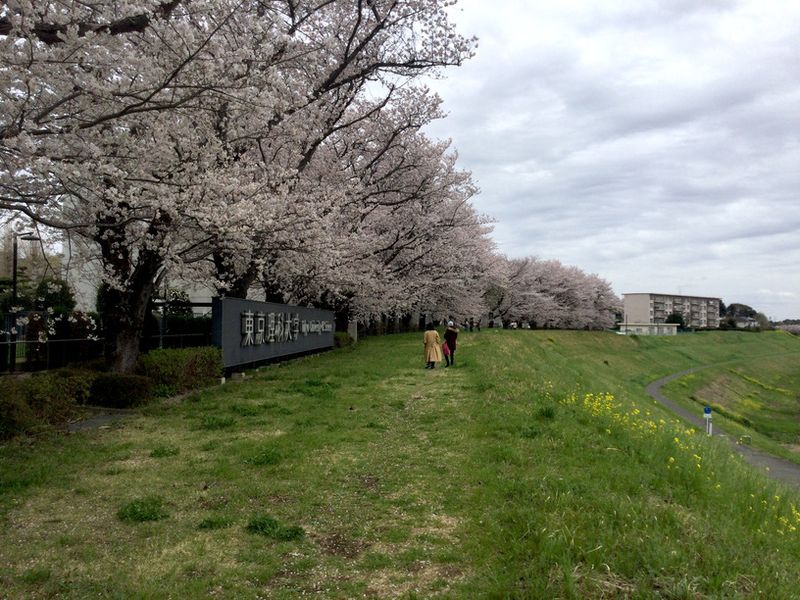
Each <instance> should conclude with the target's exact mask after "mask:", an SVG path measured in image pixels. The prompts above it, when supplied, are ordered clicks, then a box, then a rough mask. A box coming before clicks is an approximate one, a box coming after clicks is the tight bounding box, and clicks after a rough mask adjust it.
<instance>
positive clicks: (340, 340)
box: [333, 331, 353, 348]
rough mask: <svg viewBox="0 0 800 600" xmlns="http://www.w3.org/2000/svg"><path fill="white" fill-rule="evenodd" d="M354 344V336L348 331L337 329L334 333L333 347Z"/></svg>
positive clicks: (344, 346) (345, 346)
mask: <svg viewBox="0 0 800 600" xmlns="http://www.w3.org/2000/svg"><path fill="white" fill-rule="evenodd" d="M352 345H353V338H351V337H350V336H349V335H348V334H347V332H346V331H337V332H336V333H334V334H333V347H334V348H347V347H348V346H352Z"/></svg>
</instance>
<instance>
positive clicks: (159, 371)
mask: <svg viewBox="0 0 800 600" xmlns="http://www.w3.org/2000/svg"><path fill="white" fill-rule="evenodd" d="M139 370H140V372H141V373H142V374H143V375H145V376H147V377H149V378H150V379H152V380H153V383H154V385H155V390H156V393H157V395H159V396H171V395H174V394H180V393H182V392H188V391H191V390H195V389H198V388H202V387H206V386H209V385H213V384H215V383H217V382H218V381H219V378H220V377H221V376H222V354H221V353H220V351H219V349H218V348H212V347H210V346H206V347H200V348H179V349H164V350H152V351H151V352H148V353H147V354H145V355H144V356H142V357H141V359H140V369H139Z"/></svg>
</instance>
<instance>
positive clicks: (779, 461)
mask: <svg viewBox="0 0 800 600" xmlns="http://www.w3.org/2000/svg"><path fill="white" fill-rule="evenodd" d="M710 366H713V365H707V366H704V367H695V368H693V369H687V370H685V371H681V372H680V373H674V374H672V375H668V376H667V377H662V378H661V379H658V380H656V381H653V382H652V383H650V384H649V385H648V386H647V388H646V391H647V393H648V394H650V397H652V398H653V400H655V401H656V402H658V403H659V404H661V405H662V406H663V407H664V408H666V409H667V410H669V411H671V412H673V413H675V414H676V415H678V416H679V417H681V418H682V419H684V420H686V421H688V422H689V423H691V424H692V425H694V426H695V427H697V428H699V429H701V430H703V431H705V427H706V426H705V423H704V422H703V417H702V415H701V414H699V412H698V413H694V412H691V411H689V410H687V409H685V408H683V407H681V406H678V405H677V404H675V403H674V402H672V401H671V400H669V399H667V398H666V397H665V396H664V394H662V393H661V388H662V387H663V386H664V385H666V384H667V383H669V382H670V381H674V380H676V379H680V378H681V377H683V376H685V375H688V374H689V373H694V372H695V371H700V370H702V369H708V368H709V367H710ZM714 435H718V436H723V437H725V438H726V439H728V440H729V441H730V443H731V446H732V447H733V448H734V449H735V450H736V451H737V452H738V453H739V454H741V455H742V456H743V457H744V459H745V460H746V461H747V462H749V463H750V464H751V465H753V466H754V467H756V468H757V469H762V470H766V472H767V475H769V476H770V477H772V478H774V479H777V480H779V481H782V482H783V483H788V484H790V485H794V486H796V487H800V465H798V464H795V463H793V462H790V461H788V460H785V459H783V458H779V457H777V456H773V455H772V454H767V453H766V452H761V451H760V450H756V449H754V448H751V447H750V446H745V445H743V444H737V443H736V441H735V440H734V439H733V438H732V437H731V436H729V435H728V434H726V433H725V431H724V430H722V429H721V428H720V427H719V426H718V425H717V424H716V423H715V424H714Z"/></svg>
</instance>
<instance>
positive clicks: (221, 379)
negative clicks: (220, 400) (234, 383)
mask: <svg viewBox="0 0 800 600" xmlns="http://www.w3.org/2000/svg"><path fill="white" fill-rule="evenodd" d="M219 384H220V385H225V378H224V377H220V378H219Z"/></svg>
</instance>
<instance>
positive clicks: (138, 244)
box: [0, 0, 472, 371]
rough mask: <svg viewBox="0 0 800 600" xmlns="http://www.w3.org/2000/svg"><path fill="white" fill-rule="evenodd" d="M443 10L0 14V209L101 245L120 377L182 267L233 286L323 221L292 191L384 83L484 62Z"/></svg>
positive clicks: (105, 3)
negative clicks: (165, 287) (352, 112)
mask: <svg viewBox="0 0 800 600" xmlns="http://www.w3.org/2000/svg"><path fill="white" fill-rule="evenodd" d="M444 7H445V2H443V1H441V0H424V1H423V0H416V1H414V0H372V1H366V0H365V1H360V0H348V1H345V0H331V1H329V2H311V1H308V0H283V1H277V0H274V1H269V0H261V1H251V2H248V1H234V0H192V1H191V2H190V1H188V0H183V1H182V0H173V1H156V0H130V1H128V2H118V1H111V0H95V1H91V0H89V1H86V2H80V3H77V2H75V3H63V2H58V1H55V0H53V1H30V0H10V1H9V2H7V3H6V4H5V6H4V7H3V8H2V9H0V11H2V12H0V33H1V34H3V35H4V36H5V37H4V38H2V39H0V54H1V55H2V56H1V57H0V94H2V98H3V102H2V103H1V104H0V140H2V147H0V161H2V162H0V165H1V166H0V208H3V209H6V210H10V211H14V212H17V213H22V214H24V215H26V216H27V217H29V218H30V219H32V220H34V221H36V222H37V223H39V224H41V225H43V226H48V227H53V228H56V229H60V230H62V231H65V232H68V233H70V234H72V235H78V236H82V237H83V238H85V239H87V240H89V241H90V242H91V243H92V244H94V247H96V249H97V252H98V255H99V257H100V259H101V261H102V265H103V272H104V279H105V280H106V281H107V282H108V283H109V284H110V286H111V290H112V292H111V294H112V297H111V298H110V302H109V306H110V307H111V314H110V315H109V316H110V319H109V320H108V322H109V323H110V325H111V327H110V329H109V330H108V331H107V332H106V334H107V337H108V338H109V339H110V340H111V342H112V346H113V348H114V356H113V367H114V368H115V369H116V370H120V371H130V370H131V369H132V368H133V367H134V365H135V361H136V356H137V351H138V343H139V337H140V334H141V329H142V323H143V320H144V316H145V312H146V307H147V303H148V301H149V299H150V297H151V296H152V294H153V289H154V287H155V285H156V284H157V282H158V278H159V275H160V274H161V273H163V272H164V271H165V269H172V268H179V267H185V266H186V265H200V264H202V263H203V261H204V260H205V259H207V258H208V257H213V259H214V263H215V266H216V270H217V274H218V275H219V279H220V281H221V283H222V284H223V285H224V286H227V287H229V288H230V287H234V286H235V285H237V280H238V279H241V277H242V276H244V277H245V278H246V277H250V275H249V273H250V271H251V270H252V269H251V267H252V265H253V264H255V265H256V266H259V265H263V261H264V260H265V257H267V258H268V256H269V254H268V253H267V252H265V250H266V248H265V244H264V241H263V239H262V238H266V239H267V240H274V239H275V235H277V234H279V233H280V234H283V233H285V232H286V231H295V232H296V231H297V228H302V227H303V226H306V227H308V226H309V225H308V224H309V222H310V221H309V216H311V215H313V214H314V212H315V210H316V208H317V207H316V206H315V205H313V204H312V203H302V202H298V201H297V198H298V196H297V194H293V191H294V190H296V189H298V188H299V187H300V186H298V181H299V179H300V174H301V173H302V172H303V170H304V168H305V166H306V165H307V164H308V163H309V162H310V160H311V158H312V157H313V154H314V153H315V152H316V150H317V149H318V148H319V147H320V146H321V145H322V144H323V143H324V141H325V139H326V137H327V136H328V135H330V134H331V133H332V132H334V131H336V130H337V128H339V127H341V126H342V121H341V118H340V117H341V115H342V114H344V111H345V109H346V108H347V107H348V106H350V105H351V104H352V103H353V102H354V101H355V99H357V98H358V97H359V96H360V95H362V94H363V90H364V87H365V86H366V85H367V83H371V84H372V85H373V86H378V87H380V88H382V89H388V90H391V89H393V87H394V86H395V82H396V81H398V80H401V79H403V78H408V77H411V76H414V75H416V74H418V73H427V72H430V71H432V70H436V69H438V68H439V67H443V66H447V65H452V64H458V63H460V62H461V61H462V60H463V59H464V58H466V57H467V56H469V54H470V53H471V48H472V42H471V41H470V40H465V39H464V38H462V37H460V36H458V35H456V34H455V33H454V32H453V29H452V26H451V25H450V24H449V22H448V21H447V18H446V14H445V11H444ZM254 231H255V232H257V234H255V235H254V233H253V232H254ZM296 237H297V234H296V233H295V235H294V238H295V239H296ZM245 283H246V281H245ZM239 286H240V288H241V287H244V285H243V284H239Z"/></svg>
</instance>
